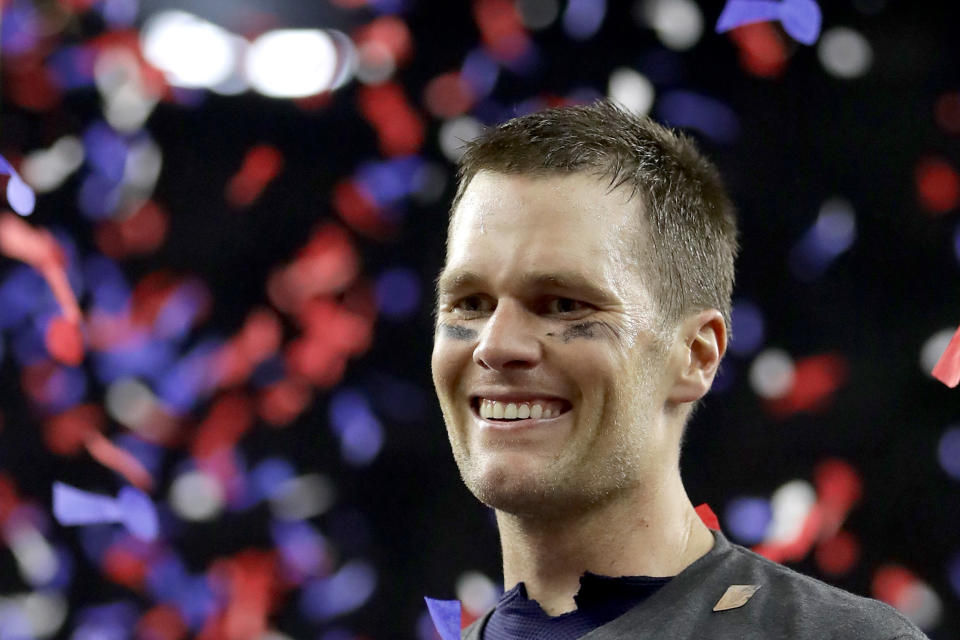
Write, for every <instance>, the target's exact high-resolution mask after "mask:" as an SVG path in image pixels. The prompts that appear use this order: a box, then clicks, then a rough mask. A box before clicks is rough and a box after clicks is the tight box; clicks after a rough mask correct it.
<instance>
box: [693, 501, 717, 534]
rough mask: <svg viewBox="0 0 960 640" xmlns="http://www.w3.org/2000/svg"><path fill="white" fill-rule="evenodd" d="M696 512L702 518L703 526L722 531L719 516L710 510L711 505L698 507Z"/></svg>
mask: <svg viewBox="0 0 960 640" xmlns="http://www.w3.org/2000/svg"><path fill="white" fill-rule="evenodd" d="M695 511H696V512H697V515H698V516H700V519H701V520H702V521H703V524H705V525H707V528H708V529H713V530H714V531H720V519H719V518H717V514H715V513H714V512H713V509H711V508H710V505H708V504H707V503H706V502H704V503H703V504H700V505H698V506H697V507H696V509H695Z"/></svg>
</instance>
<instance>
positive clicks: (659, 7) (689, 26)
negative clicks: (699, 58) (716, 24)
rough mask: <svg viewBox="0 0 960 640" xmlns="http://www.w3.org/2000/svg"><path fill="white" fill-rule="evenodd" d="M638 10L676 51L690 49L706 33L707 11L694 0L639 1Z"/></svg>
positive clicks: (636, 12)
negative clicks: (704, 16)
mask: <svg viewBox="0 0 960 640" xmlns="http://www.w3.org/2000/svg"><path fill="white" fill-rule="evenodd" d="M639 7H642V8H639ZM638 8H639V10H638ZM634 13H635V15H642V16H643V20H644V22H646V24H647V25H648V26H649V27H651V28H652V29H653V30H654V31H656V33H657V37H658V38H660V42H662V43H663V44H664V45H665V46H667V47H668V48H670V49H673V50H675V51H685V50H687V49H690V48H691V47H693V45H695V44H697V41H699V40H700V36H701V35H703V14H702V13H700V8H699V7H698V6H697V5H696V3H695V2H692V1H691V0H637V2H636V5H635V9H634Z"/></svg>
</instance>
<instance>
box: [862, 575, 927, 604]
mask: <svg viewBox="0 0 960 640" xmlns="http://www.w3.org/2000/svg"><path fill="white" fill-rule="evenodd" d="M916 583H917V578H916V576H914V575H913V573H911V572H910V570H909V569H906V568H905V567H901V566H899V565H894V564H891V565H885V566H883V567H880V568H879V569H877V571H876V573H874V574H873V580H872V581H871V582H870V589H871V591H872V593H873V597H874V598H876V599H877V600H882V601H883V602H886V603H887V604H889V605H891V606H893V607H900V606H902V605H903V599H904V594H905V593H907V592H908V590H909V589H910V587H912V586H913V585H915V584H916Z"/></svg>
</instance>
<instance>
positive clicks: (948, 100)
mask: <svg viewBox="0 0 960 640" xmlns="http://www.w3.org/2000/svg"><path fill="white" fill-rule="evenodd" d="M933 114H934V120H936V122H937V125H938V126H939V127H940V128H941V129H943V130H944V131H945V132H946V133H949V134H952V135H957V134H960V91H950V92H947V93H945V94H943V95H942V96H940V97H939V98H937V102H936V104H935V105H934V108H933Z"/></svg>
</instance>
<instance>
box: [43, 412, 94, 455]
mask: <svg viewBox="0 0 960 640" xmlns="http://www.w3.org/2000/svg"><path fill="white" fill-rule="evenodd" d="M105 422H106V418H105V416H104V415H103V408H102V407H101V406H99V405H95V404H81V405H77V406H75V407H70V408H69V409H67V410H66V411H64V412H63V413H60V414H58V415H55V416H53V417H52V418H49V419H48V420H47V421H46V422H45V423H44V429H43V439H44V442H45V443H46V445H47V448H48V449H50V451H52V452H53V453H55V454H57V455H61V456H72V455H76V454H78V453H80V451H81V450H82V449H83V448H84V444H85V443H86V441H87V440H88V439H89V438H90V436H91V434H92V433H93V432H94V431H102V430H103V426H104V424H105Z"/></svg>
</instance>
